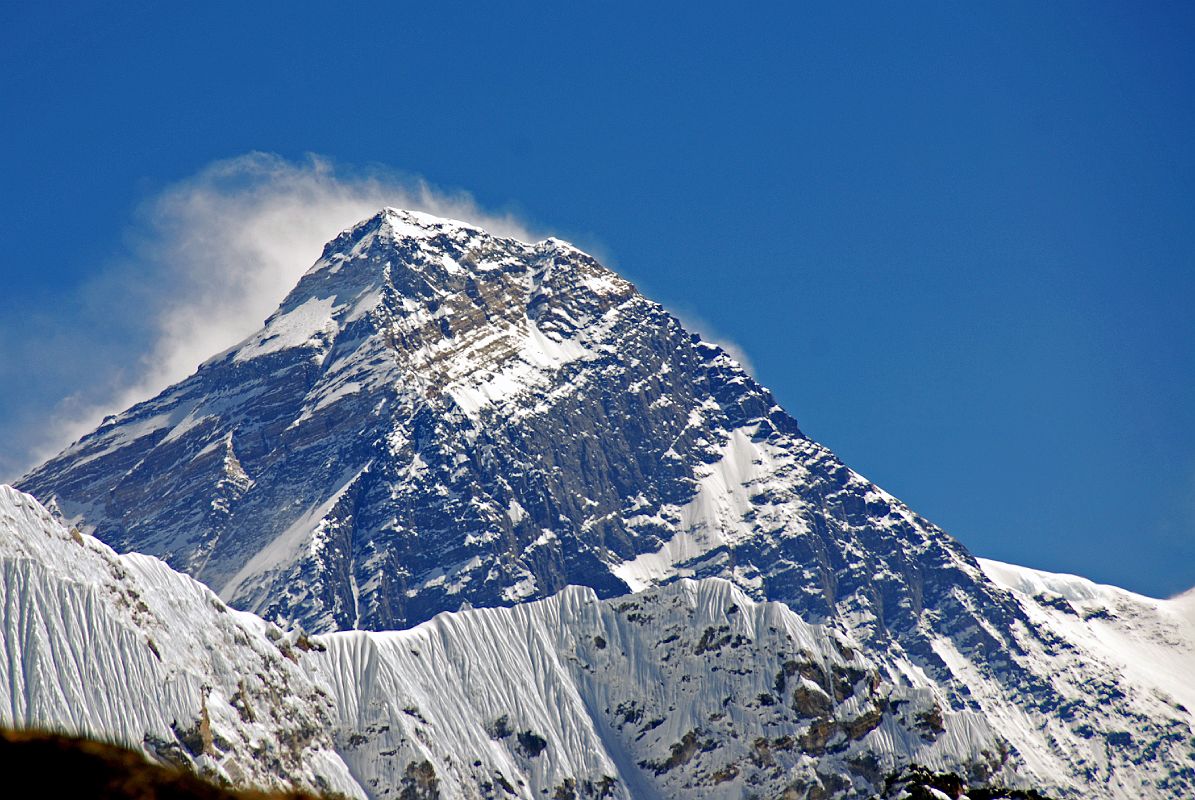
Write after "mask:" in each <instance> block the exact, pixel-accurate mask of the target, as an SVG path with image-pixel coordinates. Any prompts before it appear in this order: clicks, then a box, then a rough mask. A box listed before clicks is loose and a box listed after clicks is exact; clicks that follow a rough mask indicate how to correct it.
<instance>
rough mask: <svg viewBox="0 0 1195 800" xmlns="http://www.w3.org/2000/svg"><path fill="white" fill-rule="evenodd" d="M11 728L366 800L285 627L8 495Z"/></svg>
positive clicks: (3, 680)
mask: <svg viewBox="0 0 1195 800" xmlns="http://www.w3.org/2000/svg"><path fill="white" fill-rule="evenodd" d="M0 614H2V615H3V617H2V619H0V623H2V624H3V632H4V635H3V637H2V638H0V725H4V726H9V727H17V728H29V727H32V728H43V727H44V728H51V729H55V730H59V731H64V732H68V733H72V734H79V735H87V736H93V737H94V736H98V737H102V738H111V739H116V740H119V741H120V742H122V743H125V744H129V745H132V746H135V747H137V746H141V747H144V748H145V750H146V752H148V753H150V754H153V755H155V756H157V757H159V758H161V759H163V760H166V761H170V762H173V763H178V764H184V765H188V766H190V767H191V768H193V769H195V770H197V771H199V772H201V773H205V774H209V775H212V776H214V777H219V778H223V779H226V780H230V781H233V782H235V783H239V784H254V785H258V786H264V787H278V788H282V787H286V786H301V787H307V788H310V789H313V790H318V791H334V792H339V793H342V794H344V795H347V796H354V797H359V796H362V794H363V793H362V791H361V789H360V787H359V786H358V784H357V782H356V781H355V780H354V779H353V777H352V775H351V774H350V772H349V770H348V768H347V767H346V765H345V763H344V761H343V760H342V759H341V758H340V756H339V755H337V753H336V751H335V749H334V748H333V746H332V741H331V738H330V736H329V726H330V721H331V719H332V718H333V716H334V712H333V709H332V706H331V704H330V702H329V696H328V694H327V690H326V688H324V687H323V686H322V685H321V684H319V683H318V682H314V681H312V680H311V678H309V677H308V676H307V675H306V673H305V672H304V670H303V669H302V668H301V667H300V666H299V664H298V663H296V661H297V652H298V651H296V649H295V647H294V644H293V643H292V642H290V641H288V640H287V638H286V637H284V636H283V633H282V631H280V630H279V629H278V628H277V627H276V626H274V625H272V624H270V623H267V622H264V621H263V620H261V619H260V618H258V617H255V616H253V615H252V614H246V613H244V612H241V611H234V610H232V609H229V608H228V607H227V606H225V605H224V603H223V602H221V601H220V599H219V598H218V597H216V595H214V594H213V593H212V592H211V591H210V590H209V589H207V588H206V587H205V586H203V585H202V584H199V583H197V582H196V581H194V580H192V579H190V578H188V577H186V576H185V575H180V574H178V573H177V572H175V571H173V570H171V569H170V568H169V567H167V566H166V565H165V564H163V563H162V562H161V561H159V560H158V559H156V558H152V557H150V556H143V555H136V554H131V555H124V556H118V555H116V554H115V553H113V552H112V550H111V549H110V548H108V546H107V545H105V544H103V543H102V542H100V541H99V540H97V539H95V538H94V537H91V536H84V535H80V534H79V532H78V531H74V530H67V529H66V528H65V527H63V526H62V525H61V524H59V523H58V522H57V521H55V520H54V519H53V518H52V517H51V515H50V514H49V513H48V512H47V511H46V510H45V509H44V508H42V507H41V506H40V505H39V504H38V503H37V501H36V500H34V499H33V498H32V497H30V496H28V495H24V494H21V493H20V492H18V491H16V490H15V489H13V488H11V487H9V486H3V485H0Z"/></svg>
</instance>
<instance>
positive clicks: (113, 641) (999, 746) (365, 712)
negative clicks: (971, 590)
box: [0, 487, 1195, 800]
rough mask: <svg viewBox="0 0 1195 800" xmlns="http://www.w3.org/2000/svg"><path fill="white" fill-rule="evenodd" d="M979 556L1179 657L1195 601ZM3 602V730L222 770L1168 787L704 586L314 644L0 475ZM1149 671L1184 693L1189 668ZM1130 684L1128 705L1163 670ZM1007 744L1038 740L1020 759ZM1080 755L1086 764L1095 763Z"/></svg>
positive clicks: (861, 789)
mask: <svg viewBox="0 0 1195 800" xmlns="http://www.w3.org/2000/svg"><path fill="white" fill-rule="evenodd" d="M985 567H986V568H987V569H989V571H991V572H992V573H993V574H994V575H998V576H999V577H1000V579H1001V580H1005V581H1008V582H1009V583H1010V584H1014V585H1015V586H1016V588H1015V591H1017V592H1021V593H1025V596H1026V597H1029V598H1038V599H1036V600H1034V601H1033V602H1034V603H1035V609H1037V610H1035V611H1034V612H1033V613H1035V614H1036V613H1042V614H1046V615H1049V614H1055V613H1057V614H1063V615H1066V616H1067V617H1068V619H1067V620H1066V621H1065V622H1064V623H1062V624H1061V627H1064V628H1067V629H1069V630H1070V631H1072V632H1073V634H1074V636H1075V641H1074V642H1073V645H1072V646H1075V647H1080V646H1083V643H1082V642H1081V641H1080V640H1081V639H1082V634H1081V633H1080V632H1081V631H1087V634H1088V635H1092V636H1095V637H1097V638H1099V639H1101V640H1103V641H1106V642H1118V644H1115V645H1112V646H1111V650H1118V651H1120V652H1122V653H1131V652H1132V651H1133V649H1134V648H1135V647H1141V646H1146V647H1148V646H1150V645H1149V643H1150V642H1153V646H1154V647H1155V652H1154V653H1152V654H1151V655H1157V654H1169V657H1170V662H1171V663H1170V665H1169V666H1170V667H1175V666H1181V664H1182V663H1183V661H1184V660H1186V661H1188V662H1189V660H1190V658H1191V657H1192V655H1193V654H1195V596H1191V597H1189V598H1186V599H1180V600H1177V601H1153V600H1148V599H1147V598H1141V597H1138V596H1135V595H1131V594H1130V593H1127V592H1123V591H1121V590H1118V589H1113V588H1111V587H1100V586H1095V585H1094V584H1091V583H1090V582H1087V581H1083V580H1082V579H1076V578H1071V577H1069V576H1053V575H1048V574H1046V573H1037V572H1033V571H1029V570H1023V569H1021V568H1016V567H1010V566H1007V565H999V564H994V563H985ZM1048 587H1053V588H1048ZM1059 589H1065V593H1061V592H1059V591H1058V590H1059ZM1063 601H1065V602H1066V603H1068V604H1070V603H1073V604H1075V605H1072V606H1071V608H1072V609H1073V611H1074V614H1075V615H1077V619H1069V617H1070V615H1071V612H1068V611H1065V610H1063ZM0 608H2V609H3V617H2V619H0V621H2V622H3V625H4V631H5V636H4V638H3V640H2V644H3V651H2V652H0V656H2V658H0V673H2V674H0V725H3V726H15V727H20V728H27V727H43V728H50V729H54V730H62V731H66V732H69V733H73V734H89V735H92V736H97V735H98V736H101V737H103V738H105V739H109V740H115V741H117V742H121V743H125V744H129V745H132V746H135V747H139V748H141V749H143V750H144V751H145V752H147V753H148V754H149V755H150V756H152V757H155V758H157V759H159V760H163V761H166V762H167V763H176V764H183V765H185V766H188V767H190V768H191V769H194V770H196V771H198V772H200V773H201V774H207V775H210V776H212V777H216V778H219V779H223V780H226V781H232V782H235V783H238V784H255V785H264V786H270V787H273V788H307V789H319V790H322V791H334V792H337V793H340V794H343V795H345V796H349V797H361V796H368V797H373V798H388V797H396V798H420V797H422V798H442V799H443V800H448V799H449V798H462V799H463V798H485V797H489V798H497V797H523V798H539V797H553V798H554V797H572V798H574V799H576V798H631V797H634V798H666V797H691V796H704V797H720V798H736V797H744V796H758V797H789V796H793V797H819V796H820V797H871V796H873V795H874V794H878V793H879V792H880V791H881V789H882V787H884V786H885V785H886V784H888V783H890V782H891V780H892V777H893V776H897V775H900V774H902V773H903V772H905V768H906V767H908V766H909V765H916V766H917V767H918V768H919V769H926V768H928V769H930V770H934V771H941V772H945V773H951V774H953V775H956V776H960V777H962V778H963V780H964V782H970V783H971V784H972V785H977V784H978V785H982V784H987V783H989V782H993V781H994V782H996V783H1007V782H1012V783H1014V784H1020V785H1034V786H1047V787H1050V788H1051V789H1052V790H1054V791H1055V792H1057V794H1055V795H1053V796H1058V797H1062V796H1072V795H1074V793H1075V790H1076V788H1078V789H1079V791H1080V792H1082V794H1081V795H1077V796H1107V797H1131V796H1138V797H1150V796H1157V797H1162V796H1181V794H1178V793H1177V792H1176V791H1171V792H1170V793H1167V792H1166V791H1161V790H1159V788H1158V787H1156V786H1154V787H1149V786H1146V785H1139V786H1137V787H1136V789H1135V790H1134V788H1133V787H1132V784H1131V782H1129V781H1127V780H1125V778H1127V777H1128V776H1127V775H1125V774H1123V773H1122V774H1121V775H1120V776H1119V780H1118V781H1115V782H1112V783H1110V784H1102V783H1096V784H1091V783H1087V784H1084V783H1082V782H1078V783H1076V782H1073V779H1071V781H1067V780H1060V779H1059V776H1058V774H1050V773H1049V772H1048V771H1043V770H1049V769H1055V768H1058V767H1059V766H1061V765H1063V764H1065V761H1064V760H1063V759H1061V758H1059V757H1058V756H1057V755H1054V756H1053V758H1054V763H1051V762H1050V758H1051V756H1050V755H1048V753H1049V746H1050V740H1049V739H1048V738H1047V737H1046V736H1043V734H1042V732H1041V731H1038V730H1035V728H1034V726H1032V725H1025V724H1023V723H1025V722H1027V721H1029V720H1030V718H1029V716H1028V715H1026V714H1024V713H1023V712H1018V711H1017V709H1015V707H1012V705H1011V704H1010V703H1009V701H1008V699H1007V698H1003V697H990V698H984V700H985V702H986V705H985V707H984V710H983V711H982V712H981V711H979V710H962V711H959V710H954V709H952V708H950V707H949V705H948V703H947V698H946V695H945V693H944V692H943V691H942V690H941V687H939V686H937V685H936V684H935V682H934V681H932V680H930V679H929V678H928V677H927V676H925V675H924V674H918V673H916V672H914V671H910V672H908V673H907V674H905V675H904V676H902V677H901V679H900V680H899V681H894V680H893V679H892V676H891V672H890V669H891V662H889V661H886V659H885V658H884V657H883V654H879V655H878V657H877V656H876V655H873V654H871V653H868V652H867V651H866V650H864V649H863V648H861V647H860V646H859V644H858V643H857V642H856V641H854V640H852V639H851V638H850V637H849V636H848V635H846V634H844V633H843V632H841V631H840V630H838V629H837V628H836V627H835V626H832V625H816V624H810V623H808V622H806V621H804V620H803V619H801V617H800V616H799V615H798V614H796V613H794V612H793V611H792V610H791V609H789V608H788V607H787V606H785V605H784V604H782V603H774V602H764V603H757V602H756V601H754V600H752V599H751V598H749V597H747V596H746V595H745V594H744V593H743V592H742V591H741V590H739V589H738V588H737V587H736V586H734V585H733V584H732V583H730V582H729V581H726V580H723V579H720V578H706V579H701V580H690V579H681V580H678V581H676V582H673V583H671V584H669V585H667V586H662V587H657V588H652V589H648V590H645V591H643V592H640V593H637V594H635V595H632V596H629V597H623V598H612V599H608V600H600V599H599V598H598V597H597V596H596V594H595V593H594V592H593V591H592V590H591V589H587V588H580V587H570V588H568V589H565V590H564V591H563V592H561V593H559V594H558V595H556V596H554V597H552V598H549V599H547V600H541V601H534V602H529V603H525V604H520V605H518V606H515V607H513V608H494V609H474V610H468V611H460V612H456V613H445V614H441V615H439V616H437V617H436V618H435V619H433V620H431V621H429V622H426V623H423V624H421V625H419V626H416V627H415V628H413V629H410V630H405V631H395V632H381V633H375V632H361V631H353V632H343V633H333V634H327V635H324V636H316V637H310V638H308V637H305V636H302V635H301V634H297V633H296V632H294V631H289V632H284V631H282V630H280V629H279V628H277V626H275V625H273V624H271V623H267V622H265V621H263V620H261V619H259V618H257V617H255V616H254V615H252V614H248V613H244V612H237V611H233V610H230V609H228V608H226V607H225V606H223V604H222V603H221V602H220V600H219V599H218V598H217V597H216V596H215V595H214V594H213V593H212V592H211V591H210V590H208V589H207V588H206V587H204V586H202V585H201V584H199V583H197V582H195V581H193V580H192V579H190V578H187V577H186V576H183V575H180V574H178V573H175V572H173V571H172V570H171V569H170V568H169V567H167V566H166V565H165V564H163V563H162V562H160V561H158V560H157V559H154V558H151V557H147V556H143V555H140V554H128V555H124V556H118V555H116V554H115V553H114V552H113V551H112V550H110V549H109V548H108V547H106V546H105V545H103V544H101V543H99V542H98V541H97V540H95V539H94V538H93V537H88V536H83V535H81V534H80V533H79V532H78V531H77V530H73V529H71V530H68V529H67V528H66V527H65V526H63V525H62V524H60V523H59V522H57V521H56V520H55V519H53V517H52V516H51V515H50V513H49V512H47V511H45V510H44V509H43V508H41V507H40V506H39V505H38V504H37V502H36V501H35V500H34V499H33V498H32V497H29V496H28V495H23V494H20V493H19V492H16V491H14V490H12V489H10V488H8V487H0ZM1084 617H1085V618H1086V619H1087V620H1088V624H1086V625H1085V624H1084V623H1082V622H1081V621H1079V620H1081V619H1082V618H1084ZM1097 652H1098V651H1097ZM1091 655H1092V654H1090V653H1089V654H1087V657H1091ZM1130 660H1131V659H1130ZM1149 661H1152V659H1150V660H1149ZM1144 663H1146V664H1148V663H1149V662H1148V661H1146V662H1144ZM1108 667H1109V664H1104V665H1102V668H1108ZM1158 675H1163V676H1165V675H1169V680H1170V682H1171V684H1173V686H1174V687H1177V691H1179V692H1180V693H1183V699H1184V700H1186V699H1187V695H1189V694H1190V693H1191V691H1192V689H1191V687H1190V685H1189V683H1190V682H1189V681H1187V682H1186V684H1185V685H1184V683H1183V677H1184V676H1183V674H1182V672H1181V671H1172V670H1170V669H1168V668H1167V667H1166V666H1162V667H1161V669H1160V670H1159V672H1158ZM1129 680H1130V681H1131V683H1128V684H1126V687H1131V690H1132V691H1133V692H1134V693H1137V694H1146V693H1149V692H1157V691H1159V687H1161V686H1166V685H1167V679H1165V678H1162V679H1158V676H1157V675H1155V676H1154V680H1153V681H1152V682H1151V680H1150V678H1149V676H1147V675H1143V674H1137V675H1130V676H1129ZM975 685H976V688H977V690H982V689H983V688H985V687H984V685H983V684H982V683H977V684H975ZM987 688H990V687H987ZM993 712H995V713H996V714H997V715H999V714H1001V713H1002V714H1003V715H1004V716H1005V717H1006V718H1001V717H999V716H993ZM1018 713H1020V714H1021V716H1020V718H1019V721H1020V722H1021V723H1022V725H1021V726H1020V727H1019V728H1018V727H1016V726H1015V725H1013V724H1009V719H1008V718H1007V717H1010V716H1015V715H1016V714H1018ZM1015 721H1016V720H1014V722H1015ZM1001 731H1003V732H1004V734H1005V735H1002V733H1001ZM1007 733H1014V734H1015V735H1016V736H1017V737H1018V742H1019V747H1020V750H1021V751H1028V752H1036V751H1039V750H1040V753H1039V754H1038V755H1037V756H1036V757H1034V758H1032V759H1022V758H1020V757H1018V756H1017V755H1016V754H1014V753H1013V752H1012V751H1011V750H1010V748H1009V743H1008V739H1007V738H1006V734H1007ZM1125 735H1132V734H1128V733H1126V734H1125ZM1095 744H1097V745H1099V746H1098V747H1092V748H1091V753H1090V756H1091V761H1090V763H1091V766H1092V767H1093V768H1095V767H1097V766H1104V767H1105V768H1106V766H1107V762H1106V755H1105V754H1104V753H1103V748H1104V746H1105V745H1104V743H1103V742H1096V743H1095ZM1180 768H1181V767H1180V765H1179V764H1170V765H1168V767H1167V769H1170V770H1172V771H1176V772H1177V771H1179V769H1180ZM1143 772H1144V771H1140V772H1138V777H1140V776H1141V774H1142V773H1143ZM956 780H957V779H956ZM1172 789H1177V786H1175V787H1172ZM1134 792H1136V793H1134ZM892 796H896V795H895V794H893V795H892ZM926 796H934V795H926ZM976 796H980V795H979V794H978V793H976ZM989 796H991V795H989Z"/></svg>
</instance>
